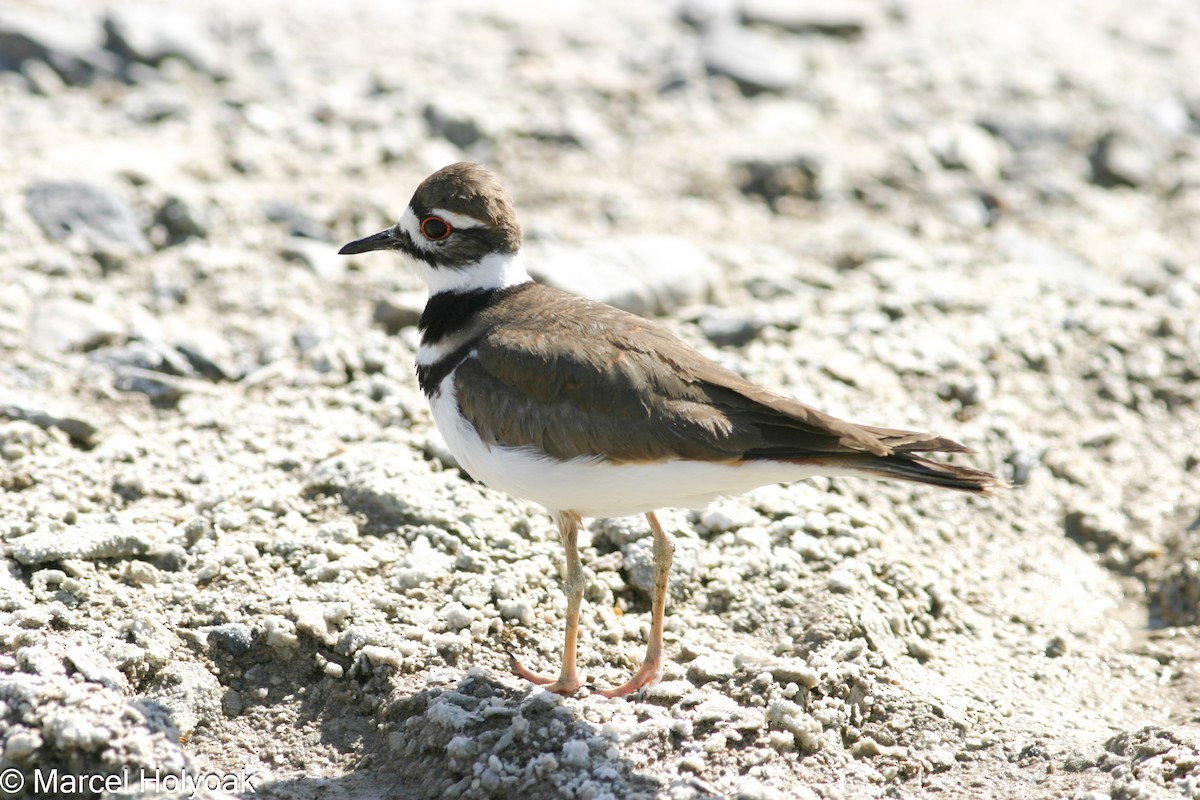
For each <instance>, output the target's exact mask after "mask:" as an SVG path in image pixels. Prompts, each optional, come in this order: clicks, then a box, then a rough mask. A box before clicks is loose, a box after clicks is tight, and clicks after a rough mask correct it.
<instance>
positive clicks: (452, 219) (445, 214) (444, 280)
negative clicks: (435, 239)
mask: <svg viewBox="0 0 1200 800" xmlns="http://www.w3.org/2000/svg"><path fill="white" fill-rule="evenodd" d="M433 213H434V214H436V215H438V216H440V217H442V218H443V219H445V220H446V221H447V222H449V223H450V224H452V225H453V226H454V227H455V228H459V229H463V228H477V227H479V226H481V225H483V223H482V222H480V221H479V220H477V219H472V218H471V217H467V216H464V215H462V214H455V213H454V212H452V211H446V210H445V209H440V208H435V209H433ZM396 225H397V226H398V227H399V228H400V229H401V230H403V231H404V232H405V233H407V234H408V236H409V238H410V239H412V240H413V242H415V243H417V244H418V246H420V245H421V243H422V242H423V241H424V240H423V238H422V236H421V231H420V223H419V222H418V221H417V215H416V214H414V213H413V210H412V208H411V207H409V208H406V209H404V213H403V214H401V215H400V221H399V222H397V223H396ZM426 249H428V248H426ZM411 260H412V262H413V263H414V264H415V265H416V268H417V271H418V272H420V273H421V278H422V279H424V281H425V283H426V285H428V286H429V296H430V297H433V296H434V295H435V294H438V293H439V292H472V291H486V290H488V289H504V288H507V287H509V286H516V285H518V284H521V283H528V282H529V281H531V280H532V278H530V277H529V273H528V272H526V271H525V265H524V264H523V263H522V262H521V254H520V253H489V254H488V255H486V256H484V257H483V258H481V259H480V260H479V261H478V262H477V263H475V264H468V265H465V266H462V267H458V268H455V269H450V268H449V267H439V268H435V267H431V266H429V265H428V264H426V263H425V262H424V261H421V260H420V259H415V258H414V259H411Z"/></svg>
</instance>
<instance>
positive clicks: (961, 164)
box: [929, 124, 1004, 183]
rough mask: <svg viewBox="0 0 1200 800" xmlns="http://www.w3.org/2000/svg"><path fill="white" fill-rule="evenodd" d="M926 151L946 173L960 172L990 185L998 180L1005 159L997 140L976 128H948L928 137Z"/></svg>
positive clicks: (969, 126)
mask: <svg viewBox="0 0 1200 800" xmlns="http://www.w3.org/2000/svg"><path fill="white" fill-rule="evenodd" d="M929 149H930V150H932V151H933V155H934V157H935V158H937V160H938V162H939V163H940V164H941V165H942V166H943V167H945V168H946V169H961V170H966V171H967V172H969V173H971V174H972V175H974V176H975V177H976V178H979V179H980V180H981V181H984V182H987V183H991V182H993V181H995V180H996V179H997V178H999V177H1000V170H1001V168H1002V166H1003V163H1004V156H1003V153H1002V151H1001V150H1000V145H999V143H998V142H997V141H996V138H995V137H994V136H992V135H991V134H989V133H988V132H987V131H986V130H984V129H983V128H981V127H979V126H978V125H966V124H958V125H948V126H945V127H942V128H937V129H935V130H934V131H933V132H932V133H931V134H930V140H929Z"/></svg>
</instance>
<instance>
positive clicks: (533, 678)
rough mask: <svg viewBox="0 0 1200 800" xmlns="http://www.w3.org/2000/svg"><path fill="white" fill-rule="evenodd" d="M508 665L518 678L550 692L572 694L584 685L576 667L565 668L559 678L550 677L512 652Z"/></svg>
mask: <svg viewBox="0 0 1200 800" xmlns="http://www.w3.org/2000/svg"><path fill="white" fill-rule="evenodd" d="M508 666H509V668H510V669H511V670H512V671H513V674H515V675H516V676H517V677H518V678H524V679H525V680H527V681H529V682H530V683H534V684H537V685H538V686H541V687H542V688H544V689H545V690H546V691H548V692H554V693H555V694H565V695H572V694H575V692H577V691H579V687H580V686H583V681H582V680H580V679H579V673H578V672H576V671H575V670H574V669H569V670H563V674H561V675H559V676H558V677H557V678H550V677H547V676H545V675H539V674H538V673H536V672H534V671H533V670H531V669H529V668H528V667H526V666H525V665H524V664H522V663H521V662H520V661H518V660H517V657H516V656H514V655H513V654H512V653H509V654H508Z"/></svg>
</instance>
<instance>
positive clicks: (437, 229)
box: [421, 216, 454, 242]
mask: <svg viewBox="0 0 1200 800" xmlns="http://www.w3.org/2000/svg"><path fill="white" fill-rule="evenodd" d="M452 233H454V228H453V227H451V225H450V223H449V222H446V220H444V219H442V218H441V217H432V216H430V217H426V218H425V219H423V220H421V235H422V236H424V237H425V238H426V239H428V240H429V241H431V242H437V241H441V240H442V239H445V238H446V237H447V236H449V235H450V234H452Z"/></svg>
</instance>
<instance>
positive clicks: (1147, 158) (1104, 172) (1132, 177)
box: [1088, 130, 1159, 189]
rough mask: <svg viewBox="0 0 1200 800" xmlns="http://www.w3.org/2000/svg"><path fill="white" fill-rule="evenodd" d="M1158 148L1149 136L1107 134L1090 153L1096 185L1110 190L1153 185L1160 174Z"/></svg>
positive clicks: (1122, 133) (1093, 179) (1114, 131)
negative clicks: (1158, 172)
mask: <svg viewBox="0 0 1200 800" xmlns="http://www.w3.org/2000/svg"><path fill="white" fill-rule="evenodd" d="M1157 149H1158V148H1157V147H1156V146H1155V144H1154V143H1153V142H1152V141H1150V140H1149V138H1148V137H1147V136H1144V135H1138V134H1134V133H1131V132H1128V131H1117V130H1110V131H1106V132H1105V133H1104V134H1103V135H1102V136H1101V137H1100V138H1099V139H1097V140H1096V143H1095V144H1094V145H1093V146H1092V151H1091V152H1090V153H1089V154H1088V164H1089V165H1090V166H1091V180H1092V183H1095V184H1096V185H1098V186H1103V187H1104V188H1106V189H1112V188H1116V187H1120V186H1124V187H1129V188H1137V187H1139V186H1146V185H1148V184H1152V183H1153V182H1154V178H1155V175H1156V173H1157V171H1158V161H1159V154H1158V152H1157Z"/></svg>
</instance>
